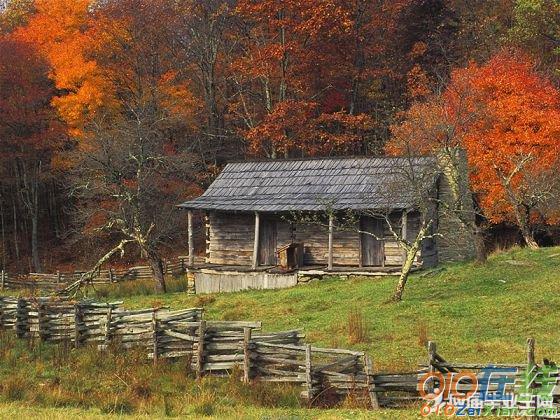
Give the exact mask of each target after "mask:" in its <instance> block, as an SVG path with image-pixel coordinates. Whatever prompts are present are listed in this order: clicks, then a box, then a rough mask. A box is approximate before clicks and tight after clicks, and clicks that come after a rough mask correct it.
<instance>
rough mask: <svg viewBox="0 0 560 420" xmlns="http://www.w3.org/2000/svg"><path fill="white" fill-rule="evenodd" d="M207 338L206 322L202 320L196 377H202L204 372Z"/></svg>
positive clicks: (199, 329)
mask: <svg viewBox="0 0 560 420" xmlns="http://www.w3.org/2000/svg"><path fill="white" fill-rule="evenodd" d="M205 336H206V321H205V320H203V319H202V320H200V325H199V327H198V347H197V349H196V377H197V378H200V377H202V374H203V370H204V338H205Z"/></svg>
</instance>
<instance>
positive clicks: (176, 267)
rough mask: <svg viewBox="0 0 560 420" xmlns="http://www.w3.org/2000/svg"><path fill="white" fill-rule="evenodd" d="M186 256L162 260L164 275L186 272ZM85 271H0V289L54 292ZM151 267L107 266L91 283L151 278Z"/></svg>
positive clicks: (77, 278)
mask: <svg viewBox="0 0 560 420" xmlns="http://www.w3.org/2000/svg"><path fill="white" fill-rule="evenodd" d="M187 263H188V258H187V257H178V258H176V259H173V260H166V261H165V262H164V275H167V276H178V275H181V274H183V273H186V268H187ZM83 274H85V271H80V270H78V271H73V272H60V271H59V272H56V273H51V274H46V273H29V274H25V275H15V274H9V273H7V272H6V271H1V272H0V290H9V289H12V290H14V289H39V290H42V291H44V292H56V291H59V290H61V289H64V288H65V287H66V286H68V285H70V284H72V283H74V282H75V281H78V280H80V278H81V277H82V275H83ZM152 278H153V274H152V269H151V268H150V267H149V266H137V267H130V268H125V269H113V268H108V269H104V270H101V271H100V272H99V273H98V275H97V276H95V277H94V278H93V280H92V282H91V283H92V284H93V285H102V284H111V283H118V282H122V281H127V280H151V279H152Z"/></svg>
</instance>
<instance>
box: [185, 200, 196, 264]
mask: <svg viewBox="0 0 560 420" xmlns="http://www.w3.org/2000/svg"><path fill="white" fill-rule="evenodd" d="M187 225H188V237H189V267H192V266H193V265H194V240H193V212H192V210H189V211H188V212H187Z"/></svg>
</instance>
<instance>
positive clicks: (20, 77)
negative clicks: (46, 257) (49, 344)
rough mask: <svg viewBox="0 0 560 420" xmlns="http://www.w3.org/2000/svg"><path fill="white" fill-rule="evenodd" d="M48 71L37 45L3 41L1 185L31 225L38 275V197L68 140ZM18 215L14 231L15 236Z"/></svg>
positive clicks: (0, 57)
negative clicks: (8, 184) (8, 187)
mask: <svg viewBox="0 0 560 420" xmlns="http://www.w3.org/2000/svg"><path fill="white" fill-rule="evenodd" d="M48 70H49V67H48V64H47V63H46V62H45V61H44V60H43V59H42V58H41V57H40V56H38V54H37V51H36V50H35V48H34V47H33V45H31V44H29V43H26V42H23V41H20V40H18V39H17V38H15V37H12V36H5V37H2V38H0V139H1V142H0V150H1V160H2V169H3V172H4V173H3V177H2V178H3V180H2V184H4V183H5V182H6V181H7V180H8V181H11V183H12V186H13V188H14V192H15V194H16V196H15V197H14V200H16V201H17V203H20V204H21V206H22V208H23V209H24V210H25V215H26V217H28V220H29V222H30V224H31V231H30V243H31V251H32V252H31V253H32V261H33V269H34V270H35V271H36V272H40V271H41V259H40V256H39V216H40V212H41V199H40V196H41V194H42V193H43V192H44V191H46V188H45V185H47V184H48V180H49V178H51V177H52V176H53V172H52V166H51V165H52V162H53V158H54V157H55V155H56V154H57V151H58V150H60V148H61V147H62V146H63V144H64V142H65V130H64V127H62V126H61V124H59V123H58V120H57V118H56V114H55V112H54V109H53V108H52V107H51V106H50V101H51V99H52V97H53V95H54V87H53V84H52V83H51V81H50V80H49V79H48V77H47V74H48ZM16 201H14V208H15V207H16ZM6 204H7V203H4V206H5V205H6ZM3 208H5V207H3ZM4 217H5V215H4V213H3V214H2V218H4ZM15 217H16V215H14V225H13V229H14V232H16V234H17V222H16V219H15ZM3 227H4V226H3ZM4 236H5V233H4V230H3V237H4ZM16 242H17V241H16ZM4 245H5V244H4ZM3 251H4V250H3Z"/></svg>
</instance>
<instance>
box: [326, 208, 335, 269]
mask: <svg viewBox="0 0 560 420" xmlns="http://www.w3.org/2000/svg"><path fill="white" fill-rule="evenodd" d="M333 231H334V215H333V214H332V213H331V214H330V215H329V257H328V265H327V269H328V270H329V271H330V270H332V268H333Z"/></svg>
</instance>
